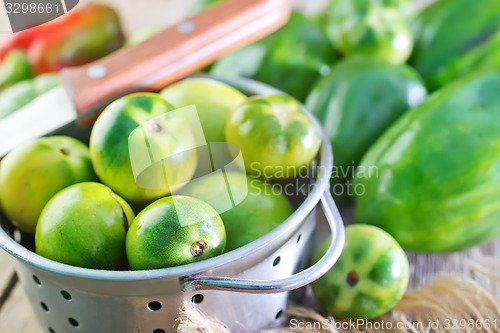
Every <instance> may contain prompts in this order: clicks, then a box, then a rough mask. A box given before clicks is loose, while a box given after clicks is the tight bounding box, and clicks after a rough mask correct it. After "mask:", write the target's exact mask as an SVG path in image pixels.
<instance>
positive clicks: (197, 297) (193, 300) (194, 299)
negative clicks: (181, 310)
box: [191, 294, 203, 304]
mask: <svg viewBox="0 0 500 333" xmlns="http://www.w3.org/2000/svg"><path fill="white" fill-rule="evenodd" d="M201 302H203V295H202V294H196V295H194V296H193V297H191V303H193V304H200V303H201Z"/></svg>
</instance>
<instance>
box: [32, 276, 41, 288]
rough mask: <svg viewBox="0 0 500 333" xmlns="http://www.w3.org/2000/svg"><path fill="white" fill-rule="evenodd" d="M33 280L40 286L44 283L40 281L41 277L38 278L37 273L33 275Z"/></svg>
mask: <svg viewBox="0 0 500 333" xmlns="http://www.w3.org/2000/svg"><path fill="white" fill-rule="evenodd" d="M33 281H35V283H36V284H37V285H39V286H40V285H42V283H41V282H40V279H39V278H38V276H36V275H33Z"/></svg>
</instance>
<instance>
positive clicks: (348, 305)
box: [312, 224, 410, 320]
mask: <svg viewBox="0 0 500 333" xmlns="http://www.w3.org/2000/svg"><path fill="white" fill-rule="evenodd" d="M345 232H346V234H345V236H346V237H345V245H344V250H343V252H342V255H341V256H340V258H339V260H338V261H337V263H336V264H335V265H334V266H333V268H332V269H331V270H330V271H329V272H328V273H326V274H325V275H324V276H323V277H321V278H320V279H318V280H317V281H315V282H313V284H312V287H313V290H314V295H315V296H316V299H317V300H318V302H319V303H320V304H321V306H323V307H324V308H325V309H326V310H328V311H329V312H330V313H331V314H332V315H333V316H334V317H335V318H342V319H352V320H356V319H372V318H375V317H377V316H380V315H382V314H384V313H386V312H387V311H389V310H390V309H392V308H393V307H394V305H396V303H397V302H399V300H401V298H402V297H403V294H404V293H405V291H406V288H407V286H408V280H409V274H410V273H409V271H410V268H409V263H408V259H407V257H406V254H405V253H404V251H403V250H402V249H401V247H400V246H399V244H398V243H397V242H396V240H394V238H392V237H391V236H390V235H389V234H388V233H386V232H385V231H383V230H382V229H379V228H377V227H373V226H368V225H362V224H357V225H351V226H348V227H346V230H345ZM329 244H330V240H327V241H325V243H323V244H322V245H321V247H320V248H319V249H318V250H317V252H316V254H315V258H316V260H319V258H321V256H322V255H323V253H325V252H326V249H327V248H328V245H329Z"/></svg>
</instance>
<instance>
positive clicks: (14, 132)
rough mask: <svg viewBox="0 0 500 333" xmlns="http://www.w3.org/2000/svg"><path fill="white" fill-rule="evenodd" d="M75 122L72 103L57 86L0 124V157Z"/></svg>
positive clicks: (61, 88)
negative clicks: (26, 142) (25, 143)
mask: <svg viewBox="0 0 500 333" xmlns="http://www.w3.org/2000/svg"><path fill="white" fill-rule="evenodd" d="M76 119H77V112H76V110H75V107H74V106H73V102H72V101H71V99H70V98H69V96H68V94H67V93H66V91H65V90H64V88H63V87H62V86H58V87H56V88H54V89H52V90H50V91H49V92H47V93H45V94H43V95H42V96H40V97H38V98H36V99H35V100H34V101H33V102H31V103H30V104H28V105H27V106H25V107H24V108H22V109H20V110H18V111H16V112H14V113H13V114H12V115H10V116H9V117H7V118H5V119H4V120H2V121H0V156H4V155H6V154H7V153H8V152H9V151H11V150H12V149H14V148H15V147H17V146H18V145H20V144H22V143H23V142H25V141H28V140H31V139H35V138H37V137H40V136H44V135H47V134H51V133H53V132H55V131H57V130H59V129H61V128H63V127H64V126H66V125H68V124H71V123H72V122H73V121H75V120H76Z"/></svg>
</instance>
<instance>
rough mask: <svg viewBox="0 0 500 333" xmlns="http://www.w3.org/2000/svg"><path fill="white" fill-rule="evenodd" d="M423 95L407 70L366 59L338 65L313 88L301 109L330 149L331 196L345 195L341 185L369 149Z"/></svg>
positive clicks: (346, 189)
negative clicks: (307, 112) (317, 125)
mask: <svg viewBox="0 0 500 333" xmlns="http://www.w3.org/2000/svg"><path fill="white" fill-rule="evenodd" d="M426 96H427V92H426V89H425V86H424V84H423V80H422V79H421V78H420V76H419V75H418V73H417V72H416V71H415V70H414V69H412V68H411V67H409V66H407V65H393V64H390V63H388V62H386V61H383V60H380V59H373V58H367V57H354V58H348V59H346V60H344V61H342V62H341V63H339V64H338V65H337V66H336V67H334V69H333V72H332V74H331V75H329V76H328V77H326V78H324V79H321V80H320V81H319V82H318V83H317V85H316V87H315V88H314V89H313V91H312V92H311V95H310V96H309V98H308V99H307V103H306V104H307V106H308V108H309V109H310V110H311V111H312V112H313V113H314V115H315V116H316V117H317V118H318V119H319V121H320V122H321V123H322V124H323V126H324V128H325V131H326V133H327V134H328V136H329V138H330V141H331V143H332V146H333V152H334V156H335V169H334V170H335V172H334V174H333V178H332V180H333V182H332V192H333V194H334V195H335V196H337V197H339V198H340V197H345V196H346V195H347V194H348V193H349V190H350V189H349V184H348V182H347V181H348V180H349V179H350V178H351V177H352V175H353V174H354V171H355V167H356V166H357V165H358V163H359V161H360V160H361V158H362V156H363V154H364V153H365V152H366V151H367V150H368V148H369V147H370V145H371V144H372V143H373V142H374V141H375V140H376V139H377V138H378V137H379V136H380V135H381V134H382V133H383V132H384V131H385V130H386V129H387V128H388V127H389V126H390V125H391V124H392V123H393V122H394V121H395V120H396V119H397V118H398V117H400V116H401V115H402V114H403V113H405V112H406V111H407V110H409V109H411V108H413V107H415V106H417V105H419V104H420V103H422V102H423V101H424V99H425V98H426Z"/></svg>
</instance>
